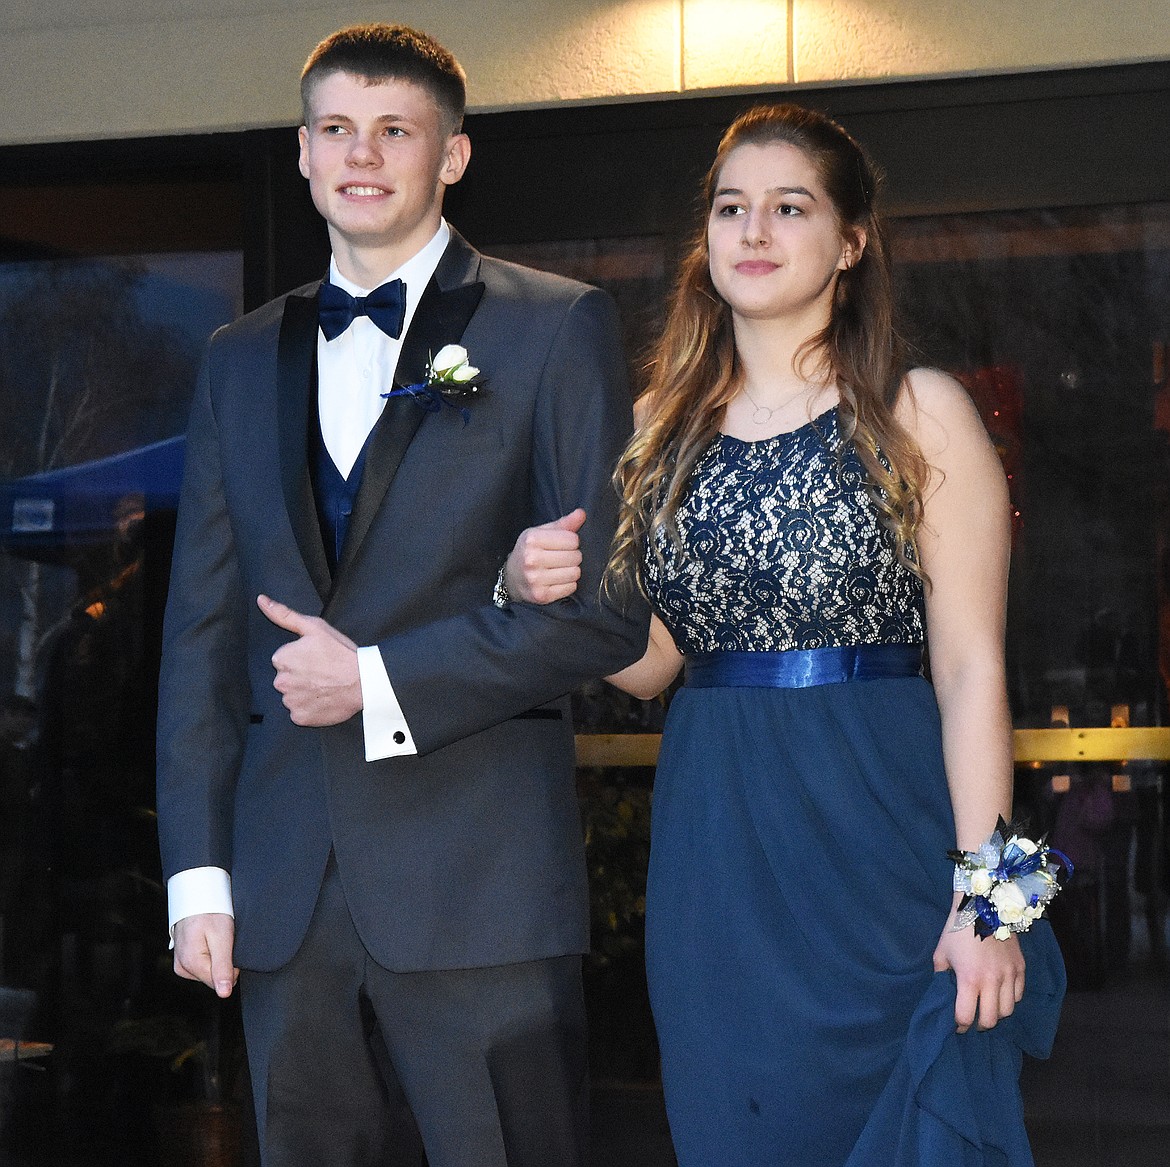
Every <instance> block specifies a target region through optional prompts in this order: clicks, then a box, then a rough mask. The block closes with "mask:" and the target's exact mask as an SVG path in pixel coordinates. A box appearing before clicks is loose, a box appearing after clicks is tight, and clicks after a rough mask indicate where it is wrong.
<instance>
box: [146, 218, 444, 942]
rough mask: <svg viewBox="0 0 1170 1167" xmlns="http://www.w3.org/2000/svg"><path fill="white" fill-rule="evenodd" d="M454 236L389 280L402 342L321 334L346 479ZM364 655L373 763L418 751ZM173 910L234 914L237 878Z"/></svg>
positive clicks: (332, 445) (378, 664)
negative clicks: (402, 299) (401, 302)
mask: <svg viewBox="0 0 1170 1167" xmlns="http://www.w3.org/2000/svg"><path fill="white" fill-rule="evenodd" d="M450 238H451V229H450V228H449V227H448V226H447V223H446V221H445V220H444V221H441V222H440V224H439V229H438V231H436V232H435V234H434V236H433V237H432V238H431V241H430V242H429V243H428V244H427V245H426V246H425V247H424V248H423V249H422V250H421V251H419V252H417V253H416V254H415V255H414V256H413V257H412V258H410V259H408V260H407V261H406V263H404V264H403V265H402V266H401V267H400V268H398V270H397V271H394V272H391V273H390V275H388V276H387V277H386V280H387V281H389V280H395V279H399V280H402V281H403V283H405V284H406V313H405V316H404V318H403V323H402V333H401V335H400V336H399V337H398V338H397V339H395V338H394V337H392V336H387V335H386V333H384V332H383V331H382V330H381V329H380V328H379V327H378V326H377V325H376V324H375V323H374V322H373V321H372V320H371V319H370V318H369V317H368V316H357V317H355V318H354V321H353V323H352V324H351V325H350V326H349V327H348V328H347V329H346V330H345V331H344V332H343V333H342V334H341V335H340V336H336V337H334V338H333V339H332V340H326V339H325V334H324V333H323V332H321V331H320V330H318V332H317V403H318V416H319V417H320V421H321V437H322V439H323V440H324V442H325V448H326V449H327V450H328V451H329V456H330V457H331V458H332V459H333V462H334V465H335V466H336V467H337V469H338V470H339V471H341V473H342V474H343V475H345V476H346V477H349V473H350V471H351V470H352V469H353V466H354V463H355V462H356V461H357V458H358V455H359V454H360V453H361V450H362V447H363V446H364V445H365V443H366V439H367V438H368V437H369V435H370V431H371V430H372V429H373V428H374V425H375V424H376V423H377V421H378V418H379V417H380V416H381V415H382V410H383V409H384V408H385V406H386V399H385V398H384V397H382V394H383V393H386V392H389V391H390V390H391V389H392V388H394V370H395V367H396V366H397V364H398V357H399V354H400V353H401V352H402V342H403V339H404V338H405V336H406V332H407V329H409V328H410V322H411V320H412V319H413V318H414V314H415V311H416V310H417V308H418V305H419V301H420V300H421V299H422V294H423V292H424V290H425V289H426V286H427V284H428V283H429V282H430V279H431V276H432V275H434V273H435V268H436V267H438V265H439V260H440V259H441V258H442V256H443V252H444V251H445V250H446V248H447V243H448V241H449V240H450ZM329 279H330V282H331V283H334V284H336V285H337V286H338V287H339V288H343V289H344V290H345V291H347V292H348V293H349V294H350V295H351V296H366V295H369V293H370V292H371V291H373V289H372V288H362V287H359V286H358V285H357V284H355V283H353V282H352V281H351V280H347V279H346V278H345V277H344V276H343V275H342V274H341V273H340V272H339V271H338V270H337V261H336V259H331V260H330V262H329ZM357 657H358V676H359V678H360V681H361V688H362V732H363V736H364V739H365V756H366V761H367V762H373V761H376V760H377V759H379V758H390V757H396V756H400V755H403V754H415V753H418V750H417V748H416V747H415V744H414V738H413V736H412V735H411V732H410V726H409V725H407V723H406V718H405V716H404V715H403V713H402V706H401V705H399V703H398V698H397V697H396V696H395V695H394V687H393V685H391V683H390V678H389V676H387V674H386V665H385V662H384V661H383V660H382V654H381V652H379V651H378V647H377V645H369V646H366V647H362V648H359V649H358V651H357ZM167 905H168V910H167V915H168V916H169V923H170V930H171V935H172V936H173V935H174V931H175V924H176V923H177V922H178V921H179V920H182V919H183V918H184V917H186V916H193V915H198V914H200V913H203V912H222V913H224V914H225V915H229V916H231V915H234V912H233V909H232V892H231V876H230V875H229V874H228V872H226V871H225V870H223V869H222V868H220V867H194V868H190V869H189V870H187V871H180V872H177V873H176V874H175V875H172V876H171V878H170V879H169V880H168V881H167Z"/></svg>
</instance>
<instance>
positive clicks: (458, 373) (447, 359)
mask: <svg viewBox="0 0 1170 1167" xmlns="http://www.w3.org/2000/svg"><path fill="white" fill-rule="evenodd" d="M478 376H479V370H478V369H477V368H476V367H475V366H474V365H473V364H472V363H471V360H470V358H469V357H468V355H467V349H465V348H464V347H463V346H462V345H461V344H445V345H444V346H443V347H442V348H441V349H439V351H438V352H437V353H436V354H435V355H434V356H433V357H431V360H430V364H428V365H427V371H426V376H425V378H424V379H423V380H422V381H419V382H418V383H417V384H416V385H404V386H401V387H400V388H398V389H391V390H390V392H389V393H383V394H382V396H383V397H385V398H391V397H413V398H414V400H415V401H417V402H418V403H419V404H420V405H421V406H422V407H423V408H424V409H425V410H426V411H427V413H438V412H439V410H441V409H442V408H443V406H444V405H446V406H449V407H450V408H451V409H457V410H458V411H459V416H460V417H462V418H463V424H464V425H466V424H467V423H468V422H469V421H470V420H471V412H470V411H469V410H468V409H467V407H466V406H464V405H460V404H459V403H460V402H461V401H467V400H470V399H471V398H472V397H474V396H475V395H476V394H477V393H478V392H479V391H480V386H479V385H477V384H476V383H475V378H476V377H478Z"/></svg>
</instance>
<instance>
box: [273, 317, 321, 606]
mask: <svg viewBox="0 0 1170 1167" xmlns="http://www.w3.org/2000/svg"><path fill="white" fill-rule="evenodd" d="M316 368H317V299H316V297H315V296H300V295H290V296H288V297H287V299H286V300H285V302H284V316H283V317H282V318H281V322H280V338H279V340H278V342H277V358H276V369H277V373H276V389H277V407H276V408H277V424H278V432H279V441H280V483H281V489H282V490H283V492H284V501H285V506H286V507H287V508H288V516H289V519H290V520H291V522H292V529H293V534H294V535H295V536H296V540H297V546H298V547H299V548H300V551H301V557H302V558H303V559H304V561H305V566H306V567H307V568H308V571H309V575H310V577H311V578H312V580H313V586H314V587H315V588H316V589H317V593H318V594H319V595H320V596H321V598H322V599H323V600H324V599H325V598H326V596H328V594H329V590H330V587H331V586H332V584H331V581H330V578H329V564H328V562H327V561H326V559H325V548H324V546H323V544H322V542H321V527H320V524H319V523H318V522H317V508H316V505H315V504H314V502H313V487H312V484H311V482H310V480H309V430H308V427H309V410H310V409H312V408H315V402H314V401H313V387H314V384H315V381H316Z"/></svg>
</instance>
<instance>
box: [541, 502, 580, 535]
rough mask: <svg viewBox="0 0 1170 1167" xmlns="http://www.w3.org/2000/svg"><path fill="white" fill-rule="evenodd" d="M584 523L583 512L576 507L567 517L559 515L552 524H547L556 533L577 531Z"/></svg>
mask: <svg viewBox="0 0 1170 1167" xmlns="http://www.w3.org/2000/svg"><path fill="white" fill-rule="evenodd" d="M584 523H585V510H584V508H583V507H578V508H577V509H576V510H575V511H570V512H569V513H568V514H567V515H561V517H560V518H559V519H557V520H556V522H554V523H549V526H550V527H554V528H555V529H556V530H558V531H579V530H581V527H582V526H583V525H584Z"/></svg>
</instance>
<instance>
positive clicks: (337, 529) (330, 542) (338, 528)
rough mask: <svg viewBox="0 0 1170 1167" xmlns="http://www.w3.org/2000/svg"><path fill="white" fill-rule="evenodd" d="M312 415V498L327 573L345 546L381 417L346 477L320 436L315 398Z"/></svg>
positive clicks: (310, 455) (331, 570)
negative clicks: (323, 546)
mask: <svg viewBox="0 0 1170 1167" xmlns="http://www.w3.org/2000/svg"><path fill="white" fill-rule="evenodd" d="M310 413H311V414H312V417H311V419H310V422H311V424H310V426H309V477H310V479H311V480H312V483H313V499H314V501H315V502H316V504H317V522H318V523H319V524H320V525H321V539H322V542H324V544H325V558H326V559H327V560H328V562H329V574H330V575H333V574H335V573H336V571H337V565H338V564H339V563H340V562H341V552H342V549H343V548H344V547H345V535H346V532H347V531H348V530H349V519H350V515H352V514H353V504H354V500H355V499H356V498H357V492H358V487H359V486H361V484H362V471H363V470H364V469H365V465H366V451H367V450H368V449H369V448H370V439H371V438H373V436H374V433H375V432H376V431H377V429H378V426H379V425H381V423H382V419H381V418H379V419H378V420H377V422H375V423H374V428H373V429H372V430H370V432H369V434H368V436H367V437H366V441H365V444H364V445H363V446H362V449H361V453H360V454H358V456H357V461H356V462H354V464H353V469H352V470H350V472H349V477H348V478H343V477H342V476H341V471H340V470H338V469H337V466H336V464H335V463H334V461H333V459H332V458H331V457H330V456H329V451H328V450H327V449H326V448H325V439H324V438H323V437H322V436H321V416H320V405H319V404H318V403H317V402H316V401H314V403H313V405H312V407H311V408H310Z"/></svg>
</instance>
